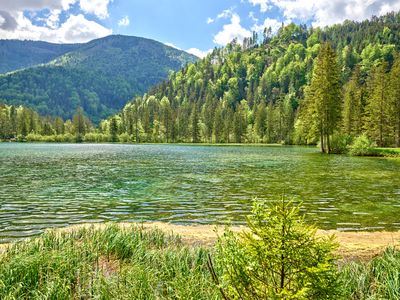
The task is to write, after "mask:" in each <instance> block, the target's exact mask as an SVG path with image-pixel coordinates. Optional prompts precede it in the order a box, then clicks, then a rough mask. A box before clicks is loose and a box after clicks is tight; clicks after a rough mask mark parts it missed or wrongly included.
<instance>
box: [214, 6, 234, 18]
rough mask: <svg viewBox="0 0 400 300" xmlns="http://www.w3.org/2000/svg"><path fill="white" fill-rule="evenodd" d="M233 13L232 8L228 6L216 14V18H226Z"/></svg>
mask: <svg viewBox="0 0 400 300" xmlns="http://www.w3.org/2000/svg"><path fill="white" fill-rule="evenodd" d="M232 15H233V9H232V8H228V9H225V10H224V11H222V12H221V13H220V14H218V15H217V19H227V18H229V17H231V16H232Z"/></svg>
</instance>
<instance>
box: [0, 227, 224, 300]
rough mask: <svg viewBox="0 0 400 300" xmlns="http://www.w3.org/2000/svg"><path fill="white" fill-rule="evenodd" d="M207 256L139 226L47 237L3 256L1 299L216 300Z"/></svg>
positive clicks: (13, 247) (13, 248) (11, 248)
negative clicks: (208, 269)
mask: <svg viewBox="0 0 400 300" xmlns="http://www.w3.org/2000/svg"><path fill="white" fill-rule="evenodd" d="M207 253H208V250H206V249H203V248H201V247H196V248H194V249H190V248H187V247H186V246H184V245H183V244H182V243H181V241H180V239H179V238H178V237H176V236H172V235H166V234H164V233H163V232H161V231H159V230H145V229H143V228H141V227H137V226H132V227H124V228H122V227H119V226H114V225H113V226H107V227H106V228H105V229H95V228H94V227H92V228H82V229H74V230H73V231H61V232H48V233H45V234H44V235H42V236H41V237H39V238H36V239H33V240H28V241H25V242H20V243H16V244H13V245H11V246H9V247H8V249H7V251H5V252H3V253H2V254H0V263H1V265H2V267H1V269H0V282H1V284H0V298H1V299H217V298H218V292H217V290H216V289H215V288H214V287H213V286H212V285H211V284H210V283H211V282H210V281H211V279H210V278H209V275H208V271H207V267H206V259H207Z"/></svg>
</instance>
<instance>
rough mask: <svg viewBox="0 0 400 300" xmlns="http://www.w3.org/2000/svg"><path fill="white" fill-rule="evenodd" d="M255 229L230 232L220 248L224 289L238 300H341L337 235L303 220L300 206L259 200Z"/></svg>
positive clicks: (250, 223)
mask: <svg viewBox="0 0 400 300" xmlns="http://www.w3.org/2000/svg"><path fill="white" fill-rule="evenodd" d="M247 223H248V226H249V231H243V232H241V233H240V234H234V233H233V232H232V231H230V230H226V231H225V233H224V235H223V236H222V237H220V238H219V241H218V244H217V265H218V266H219V268H221V272H222V281H221V284H220V287H221V289H222V291H223V293H224V294H225V295H226V297H227V298H232V299H337V297H339V296H340V288H339V280H338V271H337V267H336V264H335V257H334V255H333V254H332V253H333V250H334V249H335V248H336V243H335V242H334V240H333V237H332V236H331V237H329V238H319V237H316V235H315V234H316V229H315V227H313V226H310V225H307V224H306V223H305V222H304V218H302V217H300V216H299V206H294V207H293V206H292V204H291V203H290V202H289V203H286V202H285V201H282V203H280V204H278V205H273V206H270V207H267V206H266V204H265V203H264V202H255V203H254V207H253V214H252V216H250V217H249V218H248V222H247Z"/></svg>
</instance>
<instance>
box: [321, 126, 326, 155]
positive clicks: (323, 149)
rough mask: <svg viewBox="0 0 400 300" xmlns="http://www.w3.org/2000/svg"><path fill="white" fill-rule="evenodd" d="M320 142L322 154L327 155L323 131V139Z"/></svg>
mask: <svg viewBox="0 0 400 300" xmlns="http://www.w3.org/2000/svg"><path fill="white" fill-rule="evenodd" d="M320 140H321V142H320V144H321V152H322V153H325V146H324V135H323V133H322V131H321V137H320Z"/></svg>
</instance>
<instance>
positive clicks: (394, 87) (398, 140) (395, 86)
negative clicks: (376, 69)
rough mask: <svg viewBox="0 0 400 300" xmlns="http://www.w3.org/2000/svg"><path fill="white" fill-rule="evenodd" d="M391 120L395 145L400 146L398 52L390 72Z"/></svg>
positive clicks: (399, 65)
mask: <svg viewBox="0 0 400 300" xmlns="http://www.w3.org/2000/svg"><path fill="white" fill-rule="evenodd" d="M390 89H391V94H390V97H391V100H390V103H391V111H390V113H391V122H392V124H393V127H394V132H395V145H396V147H400V55H399V54H397V56H396V58H395V61H394V64H393V66H392V70H391V72H390Z"/></svg>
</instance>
